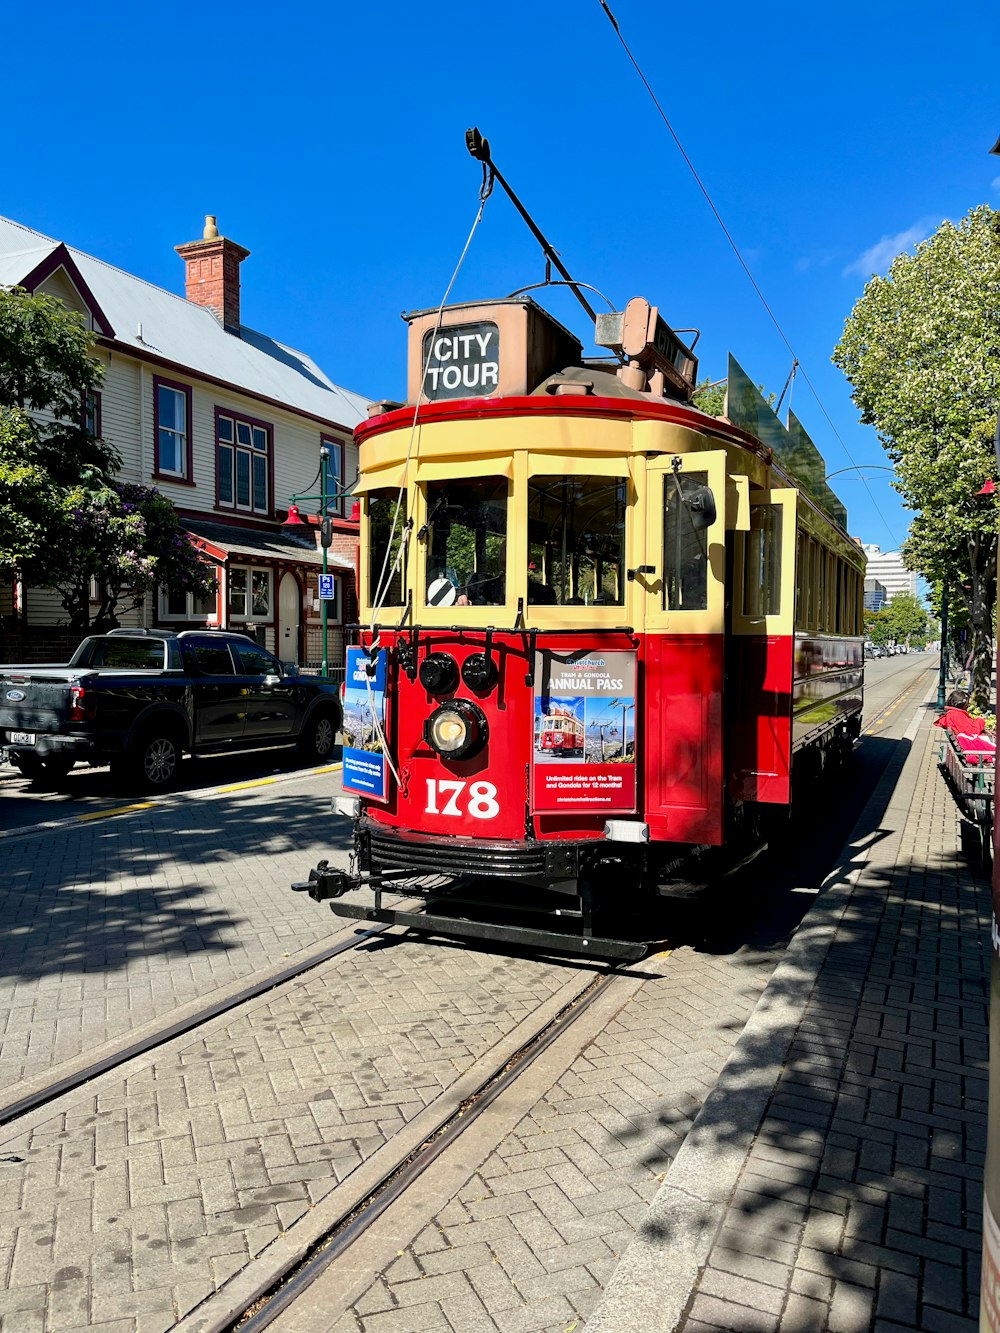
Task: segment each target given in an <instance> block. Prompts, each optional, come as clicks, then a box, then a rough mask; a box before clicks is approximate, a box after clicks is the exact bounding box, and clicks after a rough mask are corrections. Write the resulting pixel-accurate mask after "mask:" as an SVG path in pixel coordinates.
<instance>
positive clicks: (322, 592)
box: [319, 574, 337, 602]
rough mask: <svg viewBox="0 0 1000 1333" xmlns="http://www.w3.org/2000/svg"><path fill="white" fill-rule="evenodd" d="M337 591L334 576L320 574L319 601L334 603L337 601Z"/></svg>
mask: <svg viewBox="0 0 1000 1333" xmlns="http://www.w3.org/2000/svg"><path fill="white" fill-rule="evenodd" d="M336 596H337V590H336V587H335V586H334V576H333V575H332V574H320V576H319V599H320V601H321V602H332V601H334V600H335V599H336Z"/></svg>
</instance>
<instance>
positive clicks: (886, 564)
mask: <svg viewBox="0 0 1000 1333" xmlns="http://www.w3.org/2000/svg"><path fill="white" fill-rule="evenodd" d="M861 549H862V550H863V551H864V553H865V555H866V557H867V559H868V570H867V573H866V576H865V607H866V608H867V607H868V585H869V582H873V583H878V584H881V586H882V588H883V589H884V591H885V602H884V603H883V605H887V604H888V603H889V602H891V601H892V599H893V598H894V597H895V596H896V594H897V593H900V592H908V593H911V594H912V595H913V596H914V597H916V595H917V576H916V573H914V572H913V571H912V570H909V569H907V568H906V567H905V566H904V564H903V557H902V556H901V555H900V553H899V552H898V551H882V550H881V549H880V548H879V547H878V546H875V545H874V544H865V543H862V547H861ZM873 609H874V610H877V611H880V610H881V609H882V607H875V608H873Z"/></svg>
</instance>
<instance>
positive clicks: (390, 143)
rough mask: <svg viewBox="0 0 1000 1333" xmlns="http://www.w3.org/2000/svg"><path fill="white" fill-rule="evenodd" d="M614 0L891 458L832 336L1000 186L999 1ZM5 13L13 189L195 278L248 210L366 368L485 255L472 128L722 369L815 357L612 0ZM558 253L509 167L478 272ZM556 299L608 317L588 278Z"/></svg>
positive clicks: (705, 367) (346, 358)
mask: <svg viewBox="0 0 1000 1333" xmlns="http://www.w3.org/2000/svg"><path fill="white" fill-rule="evenodd" d="M609 3H610V4H611V8H612V10H613V12H614V14H615V16H616V18H617V19H618V22H619V24H620V25H621V29H622V33H623V35H624V37H625V38H626V40H627V41H628V43H629V45H630V47H631V48H632V50H633V53H634V54H635V56H636V58H637V60H638V61H639V63H640V64H641V65H642V67H643V69H644V72H645V73H646V76H647V78H648V79H649V81H650V83H651V85H652V87H653V89H654V91H655V92H656V94H657V96H658V98H659V100H660V102H661V104H662V105H663V107H664V109H665V111H666V113H667V115H668V116H669V117H670V119H671V122H672V124H673V126H674V128H675V130H676V131H677V133H678V135H679V137H680V139H681V141H682V143H683V144H684V147H685V149H686V151H687V153H688V154H689V156H690V157H691V158H692V160H693V162H694V164H695V166H696V167H697V169H698V171H699V173H700V175H701V176H702V179H703V180H704V181H705V184H706V186H707V188H708V189H709V191H710V193H711V194H712V197H713V199H714V200H715V203H716V205H717V207H718V208H719V210H720V212H721V214H722V216H723V218H724V219H725V222H726V224H727V226H728V228H729V230H730V231H731V233H732V234H733V236H734V237H735V239H736V241H737V243H738V245H739V246H740V248H741V250H742V252H743V254H744V257H745V258H746V260H747V262H748V264H749V265H750V267H751V269H752V271H753V273H754V276H755V277H756V279H757V281H758V283H759V285H760V286H761V288H762V289H763V292H764V294H765V296H766V298H767V300H768V302H769V304H770V306H771V308H772V309H773V310H774V312H775V314H776V316H777V318H778V320H779V322H780V323H781V325H782V327H783V329H784V331H785V333H786V335H787V337H788V340H789V341H790V343H791V344H792V346H793V347H794V349H795V352H796V354H797V356H798V357H799V359H800V361H801V362H802V365H803V367H804V368H805V370H806V372H807V374H808V376H809V378H810V380H811V381H812V383H813V384H814V385H815V386H816V389H817V390H818V393H819V397H820V399H821V400H822V404H823V407H822V408H821V407H820V405H819V404H818V403H817V402H816V400H815V399H814V398H813V397H812V395H811V394H810V392H809V391H808V389H807V388H806V386H805V384H804V383H803V381H802V379H801V378H800V379H799V380H798V381H797V382H796V385H795V389H794V393H793V399H792V406H793V408H794V409H795V411H796V413H797V414H798V415H799V416H800V417H801V419H802V421H803V423H804V424H805V426H806V428H807V429H808V430H809V431H810V432H811V434H812V435H813V438H814V439H815V441H816V443H817V445H818V446H819V448H820V451H821V452H822V453H823V454H824V456H825V457H826V459H827V467H828V470H829V471H830V472H834V471H836V470H837V469H838V468H846V467H850V466H852V465H853V464H863V463H873V464H884V463H885V458H884V455H883V454H882V451H881V448H880V446H879V443H878V441H877V439H876V438H875V436H874V433H873V432H872V431H871V430H870V429H868V428H865V427H861V426H860V425H859V424H858V422H857V412H856V410H855V408H854V406H853V404H852V403H851V400H850V393H849V388H848V386H847V384H846V383H845V381H844V380H843V378H842V376H841V375H840V372H839V371H837V370H836V369H835V368H834V367H833V366H832V365H831V364H830V359H829V358H830V353H831V350H832V348H833V346H834V344H835V343H836V341H837V338H838V337H839V334H840V332H841V330H842V328H843V324H844V320H845V318H846V317H847V315H848V314H849V312H850V309H851V306H852V304H853V302H854V301H855V300H856V299H857V298H858V296H860V294H861V292H862V290H863V287H864V282H865V279H866V277H867V276H868V275H869V274H870V272H872V271H882V270H884V268H885V267H886V265H887V264H888V262H889V260H890V259H891V258H892V256H893V255H894V254H895V253H896V252H897V251H898V250H899V249H902V248H906V247H907V246H911V245H913V244H914V243H915V242H916V241H918V240H919V239H920V238H921V237H923V236H925V235H928V234H929V233H930V232H931V231H933V229H934V228H935V227H936V226H937V225H938V224H939V223H940V221H941V220H942V219H944V218H952V219H954V220H957V219H959V218H961V217H962V216H963V215H964V214H965V213H966V212H967V211H968V210H969V209H970V208H972V207H974V206H975V205H977V204H979V203H982V202H984V201H985V202H989V203H992V204H993V205H994V206H997V207H1000V158H993V157H990V156H988V153H987V150H988V148H989V147H990V146H991V144H992V143H993V142H994V140H995V139H996V137H997V135H998V134H1000V108H998V105H997V97H996V72H997V60H996V58H995V55H996V51H997V15H996V10H995V5H990V4H987V3H982V2H979V0H973V3H971V4H968V5H965V6H963V7H962V12H961V23H960V25H959V24H954V25H951V26H949V25H948V24H946V23H943V22H942V11H941V9H940V6H939V5H936V4H935V5H931V4H930V3H929V2H928V0H908V2H907V3H903V2H902V0H877V2H876V3H875V4H871V3H869V4H866V5H864V6H862V5H858V4H848V5H847V6H840V7H839V8H837V9H836V10H832V9H831V8H830V7H828V6H815V5H792V4H788V3H785V2H784V0H778V2H777V3H771V4H768V5H765V6H763V7H760V6H758V7H755V8H748V7H747V6H745V5H741V4H735V3H730V2H729V0H725V2H724V3H716V4H708V5H702V6H675V5H666V4H664V3H662V0H609ZM43 22H44V31H43V30H42V26H41V25H42V23H43ZM5 32H6V39H7V50H8V52H18V53H19V55H18V57H17V58H16V59H8V60H7V61H6V62H5V67H4V83H5V89H4V91H5V102H6V105H7V106H8V107H17V108H18V113H19V114H18V118H17V122H16V126H14V125H13V123H11V124H9V126H8V134H7V136H5V146H4V158H5V163H4V165H5V170H4V185H3V191H2V194H0V212H2V213H4V214H5V215H6V216H8V217H11V218H14V219H16V220H17V221H19V222H23V223H25V224H27V225H29V226H32V227H36V228H37V229H38V230H40V231H43V232H45V233H47V234H48V235H52V236H55V237H58V238H59V239H61V240H64V241H66V242H67V243H69V244H71V245H75V246H78V247H79V248H81V249H84V250H87V251H88V252H90V253H92V254H95V255H98V256H100V257H101V258H103V259H106V260H108V261H110V262H112V263H115V264H118V265H120V266H121V267H122V268H125V269H127V270H129V271H130V272H133V273H137V274H139V275H141V276H142V277H145V278H147V279H149V280H150V281H152V282H155V283H158V284H159V285H161V286H164V287H167V288H170V289H171V290H174V291H177V292H181V291H182V290H183V268H182V265H181V261H180V259H179V258H178V257H177V255H175V254H174V251H173V247H174V246H175V245H177V244H180V243H182V242H185V241H189V240H193V239H196V238H197V237H199V236H200V235H201V227H202V224H203V218H204V214H205V213H209V212H211V213H215V214H217V215H218V218H219V225H220V229H221V230H222V231H223V232H224V234H226V235H228V236H231V237H232V238H233V239H234V240H236V241H238V242H239V243H240V244H242V245H245V246H246V247H248V248H249V249H250V250H251V251H252V254H251V257H250V258H249V259H248V260H247V261H246V263H245V264H244V266H243V270H242V274H243V318H244V322H245V323H247V324H249V325H251V326H253V327H255V328H258V329H262V330H265V331H266V332H268V333H269V334H271V335H272V336H274V337H277V338H280V339H282V340H283V341H286V342H289V343H291V344H292V345H293V346H297V347H300V348H303V349H305V350H306V351H308V352H309V353H310V354H311V355H313V356H314V357H315V358H316V360H317V361H318V362H319V363H320V364H321V365H322V366H323V368H324V369H325V370H326V371H327V373H328V374H330V375H331V376H332V377H333V378H334V379H335V380H337V381H338V382H339V383H341V384H344V385H345V386H347V387H348V388H351V389H354V390H356V391H358V392H361V393H365V394H368V395H369V396H372V397H400V398H402V397H404V396H405V327H404V325H403V324H402V323H401V321H400V319H399V313H400V311H402V310H404V309H416V308H420V307H426V306H433V305H436V304H437V303H438V302H439V301H440V299H441V297H442V295H443V293H444V290H445V287H446V285H447V282H448V279H449V278H450V276H451V273H452V271H453V269H454V267H455V264H456V262H457V260H458V257H459V254H460V253H461V249H462V246H463V244H464V242H465V239H466V237H467V235H468V232H469V228H470V226H471V224H472V220H473V217H474V215H475V210H476V207H477V192H478V187H479V179H480V175H479V173H480V169H479V166H478V164H476V163H475V162H473V160H472V159H471V158H470V157H469V156H468V155H467V153H466V150H465V146H464V132H465V129H466V127H467V126H469V125H473V124H475V125H478V126H479V127H480V128H481V129H482V131H483V133H484V134H485V135H486V136H487V137H488V138H489V139H490V141H491V143H492V146H493V153H494V158H495V161H496V163H497V165H498V166H499V168H500V170H501V171H502V172H503V173H504V175H505V176H506V177H507V179H508V180H509V181H510V183H511V185H512V186H513V188H514V189H515V190H516V191H517V192H518V194H519V195H520V197H521V199H522V200H523V202H524V203H525V205H526V206H527V207H528V209H529V211H530V212H531V213H532V214H533V215H534V217H535V219H536V221H537V222H538V224H539V226H540V227H541V228H542V230H543V231H544V232H545V233H546V235H547V236H548V237H549V239H550V241H551V242H552V243H553V244H554V245H555V246H556V248H557V249H558V250H559V251H560V253H561V255H562V257H563V260H564V262H565V263H566V265H567V267H568V268H569V270H570V272H571V273H572V274H573V276H574V277H575V278H577V279H579V280H580V281H582V282H588V283H592V284H593V285H594V286H595V287H597V288H599V289H600V291H602V292H603V293H605V294H606V295H607V296H608V298H609V299H610V300H611V302H612V303H613V304H614V305H615V306H617V308H619V309H621V307H622V305H623V304H624V302H625V301H627V300H628V299H629V297H631V296H635V295H643V296H646V297H647V298H648V299H650V300H651V301H652V302H653V303H654V304H658V305H659V306H660V310H661V313H662V314H663V316H664V318H665V319H666V320H667V321H668V322H669V323H670V324H672V325H673V326H674V327H675V328H683V327H691V326H694V327H697V328H700V329H701V330H702V336H701V340H700V343H699V345H698V349H697V350H698V354H699V356H700V358H701V369H702V372H703V373H705V374H708V375H711V377H712V378H713V379H714V378H718V377H720V376H722V375H723V374H724V373H725V364H726V362H725V357H726V352H727V350H732V352H733V353H734V355H735V356H736V357H737V359H738V360H739V361H740V362H741V363H742V364H743V366H744V368H745V369H746V370H747V372H748V373H749V374H750V375H751V377H752V378H754V379H755V380H758V381H761V382H763V383H764V384H765V385H766V386H768V387H769V388H773V389H774V390H776V391H780V389H781V387H782V385H783V384H784V382H785V379H786V377H787V375H788V371H789V369H790V363H791V358H790V354H789V353H788V351H787V349H786V347H785V346H784V344H783V343H782V341H781V339H780V337H779V335H778V334H777V332H776V331H775V329H774V326H773V325H772V323H771V321H770V319H769V318H768V316H767V314H766V313H765V311H764V310H763V308H762V307H761V305H760V303H759V301H758V299H757V297H756V295H755V294H754V292H753V290H752V288H751V287H750V284H749V283H748V282H747V280H746V278H745V276H744V275H743V274H742V272H741V270H740V269H739V266H738V264H737V261H736V259H735V257H734V256H733V254H732V252H731V250H730V249H729V246H728V243H727V242H726V240H725V238H724V236H723V234H722V232H721V231H720V230H719V227H718V224H717V223H716V221H715V220H714V218H713V217H712V215H711V213H710V212H709V210H708V207H707V205H706V204H705V201H704V199H703V197H702V195H701V193H700V192H699V190H698V188H697V186H696V185H695V182H694V180H693V178H692V177H691V175H690V173H689V171H688V169H687V167H686V166H685V164H684V162H683V160H682V158H681V157H680V155H679V153H678V151H677V148H676V147H675V145H674V143H673V142H672V140H671V139H670V138H669V136H668V134H667V132H666V130H665V129H664V127H663V125H662V123H661V122H660V120H659V118H658V117H657V115H656V113H655V110H654V108H653V106H652V104H651V103H650V101H649V99H648V95H647V94H646V92H645V90H644V89H643V88H642V86H641V84H640V83H639V80H638V78H637V76H636V75H635V72H634V70H633V69H632V67H631V65H630V64H629V63H628V60H627V57H626V55H625V53H624V51H623V49H622V47H621V45H620V43H619V41H618V39H617V37H616V36H615V33H614V30H613V28H612V27H611V25H610V23H609V22H608V19H607V17H606V16H605V14H604V12H603V10H602V9H601V6H600V4H599V2H598V0H575V3H562V4H552V3H548V4H546V3H545V2H544V0H542V3H537V2H536V3H527V0H506V3H504V4H500V5H489V6H485V5H477V4H469V3H466V4H458V3H452V2H451V0H443V2H441V3H437V4H431V5H420V6H418V5H412V4H403V3H397V2H396V0H384V2H383V3H382V4H380V5H359V6H355V5H350V6H348V5H331V4H329V3H328V0H327V3H323V4H318V3H313V2H312V0H300V3H299V4H297V5H294V6H288V7H286V8H285V9H283V10H282V9H280V8H276V7H275V6H273V5H267V6H265V5H263V4H260V3H258V0H244V2H243V3H241V4H239V5H235V4H233V3H231V0H217V3H215V4H214V5H212V6H209V7H201V8H197V9H184V8H182V7H169V8H168V7H167V6H164V5H162V4H151V5H134V4H125V3H122V0H99V2H98V3H97V4H96V5H93V6H81V5H78V4H76V3H73V4H69V3H65V0H55V3H52V4H49V5H47V6H46V7H45V9H44V11H40V10H34V9H32V8H31V7H30V6H18V7H16V8H15V9H14V10H13V11H12V12H11V13H10V14H8V15H7V17H6V21H5ZM991 53H992V54H991ZM542 277H543V263H542V260H541V257H540V254H539V252H538V249H537V247H536V245H535V242H534V241H533V240H532V238H531V237H530V235H529V234H528V232H527V230H526V229H525V227H524V225H523V223H522V222H521V221H520V219H518V218H517V217H516V215H515V214H514V212H513V209H512V207H511V206H510V204H509V203H508V201H507V200H506V198H505V197H504V196H503V194H502V192H501V191H500V190H499V189H497V190H496V191H495V192H494V195H493V197H492V199H491V200H490V201H489V203H488V204H487V207H486V213H485V216H484V220H483V223H482V225H481V226H480V227H479V229H478V231H477V233H476V237H475V239H474V242H473V245H472V247H471V249H470V252H469V255H468V257H467V259H466V261H465V264H464V266H463V268H462V271H461V273H460V275H459V278H458V282H457V284H456V287H455V290H454V297H455V298H456V299H473V298H481V297H489V296H494V295H506V294H507V293H509V292H510V291H512V290H514V289H516V288H519V287H521V286H522V285H524V284H527V283H531V282H536V281H540V280H541V279H542ZM546 304H548V305H549V306H550V308H551V309H552V310H553V313H555V314H556V315H557V317H559V318H561V319H563V321H564V322H565V323H567V324H569V325H570V327H572V328H573V329H574V331H575V332H577V333H578V334H579V335H580V336H581V338H583V340H584V341H585V342H587V341H588V337H589V331H588V329H587V328H586V327H585V320H584V317H583V312H582V311H581V310H580V309H579V307H578V306H576V304H575V303H574V302H573V301H572V299H571V298H569V297H567V295H566V294H565V293H559V292H556V293H555V294H554V295H553V299H552V300H551V301H546ZM601 308H603V306H602V307H601ZM589 350H593V348H592V347H591V348H589ZM824 408H825V411H826V412H828V413H829V415H830V418H831V419H832V422H833V425H832V426H831V425H830V424H829V423H828V422H827V420H826V418H825V416H824V411H823V409H824ZM835 432H836V433H835ZM837 433H839V436H840V439H838V438H837ZM841 441H842V442H841ZM867 475H868V477H869V481H868V483H867V487H866V485H865V484H864V483H863V482H862V481H861V479H860V477H859V475H858V474H857V473H847V474H845V475H844V476H843V477H840V478H837V479H835V481H834V483H833V484H834V488H835V489H836V490H838V492H839V494H840V495H841V497H842V498H843V500H844V502H845V504H846V505H847V509H848V513H849V516H850V527H851V531H852V532H853V533H854V534H856V535H857V536H859V537H861V538H862V540H864V541H871V542H877V543H878V544H879V545H880V546H881V547H882V548H883V550H888V549H892V548H893V547H895V546H896V545H897V544H898V543H899V541H901V540H902V538H903V536H904V535H905V532H906V526H907V515H906V513H905V511H904V510H903V509H902V507H901V506H900V504H899V502H898V499H897V498H896V497H895V495H894V493H893V492H892V491H891V489H890V488H889V486H888V481H889V474H888V473H886V472H878V471H872V472H870V473H868V474H867Z"/></svg>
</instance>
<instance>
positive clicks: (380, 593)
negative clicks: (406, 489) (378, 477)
mask: <svg viewBox="0 0 1000 1333" xmlns="http://www.w3.org/2000/svg"><path fill="white" fill-rule="evenodd" d="M398 500H399V491H398V490H382V491H369V493H368V596H369V598H370V599H371V602H372V604H373V605H375V604H377V605H379V606H402V605H403V604H404V603H405V601H406V556H405V554H404V556H403V559H402V560H401V561H400V563H399V564H398V565H397V563H396V562H397V560H398V559H399V547H400V544H401V542H402V540H403V535H404V532H405V529H406V496H405V494H404V496H403V499H402V502H401V503H400V505H399V513H398V514H397V513H396V504H397V501H398Z"/></svg>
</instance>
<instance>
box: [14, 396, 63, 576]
mask: <svg viewBox="0 0 1000 1333" xmlns="http://www.w3.org/2000/svg"><path fill="white" fill-rule="evenodd" d="M33 442H34V435H33V433H32V430H31V428H30V425H29V424H28V423H27V422H26V421H25V419H24V417H23V416H22V414H21V413H19V412H11V411H8V410H6V409H5V408H2V407H0V569H2V568H4V567H5V566H6V567H7V568H16V567H18V566H19V565H21V564H22V563H23V562H24V561H25V560H40V559H42V558H44V555H45V553H46V551H47V550H48V547H49V543H50V538H49V536H48V534H49V533H50V532H51V531H52V530H53V528H54V527H55V524H56V522H57V521H58V515H59V504H58V498H57V495H56V493H55V491H54V490H53V487H52V485H51V483H50V481H49V477H48V473H47V472H46V471H45V469H44V468H42V467H39V465H38V464H37V463H34V462H32V458H33V447H32V446H33Z"/></svg>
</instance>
